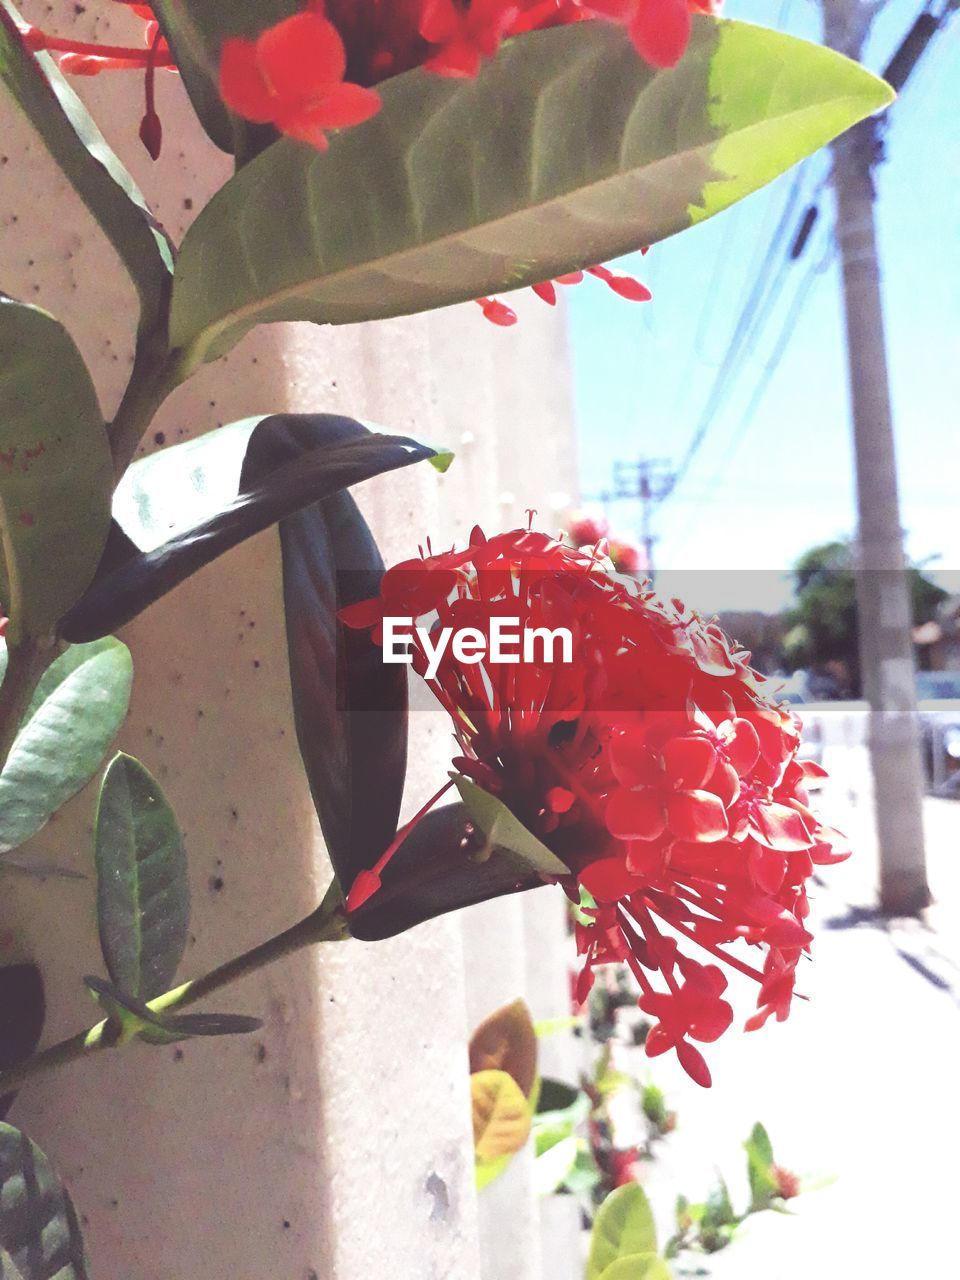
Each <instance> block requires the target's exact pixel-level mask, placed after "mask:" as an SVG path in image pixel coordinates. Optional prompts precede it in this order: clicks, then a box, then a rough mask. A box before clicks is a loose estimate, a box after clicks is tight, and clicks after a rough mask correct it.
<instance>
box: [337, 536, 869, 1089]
mask: <svg viewBox="0 0 960 1280" xmlns="http://www.w3.org/2000/svg"><path fill="white" fill-rule="evenodd" d="M386 616H402V617H413V618H414V619H416V620H417V621H418V622H419V623H420V624H421V625H424V626H431V625H438V626H440V627H450V628H452V629H453V630H454V631H456V630H459V629H463V628H468V627H469V628H475V629H477V630H478V631H479V632H481V633H482V634H483V635H484V636H485V637H486V640H487V652H489V650H490V644H489V639H490V634H491V628H492V624H493V621H494V619H498V618H502V617H518V616H519V618H520V619H521V625H522V626H523V627H528V628H530V627H544V628H550V629H552V628H557V627H560V626H562V627H565V628H567V629H569V631H570V633H571V635H572V638H573V662H572V663H557V662H554V663H544V662H541V661H525V660H524V659H520V660H519V661H518V662H517V663H510V664H506V663H500V664H495V663H491V662H489V661H479V662H477V661H474V662H470V663H465V662H461V661H458V660H457V658H456V657H455V656H454V653H453V650H452V649H448V650H447V651H446V653H445V655H444V657H443V659H442V660H441V662H440V664H439V667H438V668H437V670H436V674H435V676H434V677H433V678H432V679H430V680H429V681H428V683H429V684H430V687H431V689H432V691H433V693H434V694H435V695H436V697H437V698H438V699H439V701H440V702H441V703H442V705H443V706H444V707H445V708H446V710H447V711H448V712H449V714H450V717H451V719H452V722H453V727H454V733H455V735H456V737H457V739H458V742H459V745H460V748H461V754H460V755H459V757H458V758H456V759H455V760H454V762H453V763H454V766H455V767H456V768H457V769H458V770H459V771H460V772H461V773H462V774H463V775H465V776H467V777H469V778H470V779H472V780H473V782H475V783H476V784H478V785H479V786H480V787H482V788H483V789H485V790H486V791H488V792H490V793H492V794H494V795H496V796H497V797H498V798H499V799H500V800H501V801H502V802H503V803H504V804H505V805H506V806H507V807H508V808H509V809H510V810H511V811H512V812H513V813H514V814H515V815H516V817H517V818H519V819H520V821H521V822H522V823H523V824H524V825H525V826H526V827H527V828H528V829H529V830H530V831H532V832H533V833H534V834H535V835H537V836H538V837H539V838H540V839H541V840H542V841H543V842H544V843H545V844H547V845H548V846H549V848H550V849H551V850H552V851H553V852H554V853H555V854H556V855H557V856H558V857H559V858H560V859H561V860H562V861H563V862H564V863H565V865H566V866H568V867H569V868H570V869H571V875H570V876H569V877H568V878H566V879H565V880H564V881H563V887H564V889H565V890H566V892H567V894H568V895H569V897H570V898H571V900H572V901H573V902H575V903H576V904H577V906H578V911H579V923H578V926H577V941H578V950H579V953H580V954H581V955H582V956H583V958H584V967H583V971H582V975H581V979H580V989H579V997H580V1000H581V1001H582V1000H583V999H585V997H586V994H587V992H588V991H589V989H590V985H591V983H592V981H593V971H594V969H595V967H596V966H598V965H603V964H609V963H620V962H625V963H626V964H628V965H629V967H630V969H631V971H632V972H633V974H634V976H635V978H636V980H637V982H638V984H639V986H640V990H641V993H642V994H641V997H640V1007H641V1009H643V1011H644V1012H645V1013H647V1014H648V1015H649V1016H650V1017H651V1018H652V1019H654V1020H655V1024H654V1026H653V1027H652V1029H651V1031H650V1034H649V1035H648V1037H647V1040H646V1051H647V1053H648V1054H650V1055H651V1056H654V1055H656V1054H660V1053H664V1052H666V1051H667V1050H671V1049H672V1050H674V1051H675V1052H676V1053H677V1056H678V1058H679V1060H680V1062H681V1064H682V1066H683V1067H684V1069H685V1070H686V1071H687V1073H688V1074H689V1075H690V1076H691V1077H692V1078H693V1079H694V1080H695V1081H697V1083H699V1084H701V1085H704V1086H707V1085H709V1083H710V1072H709V1070H708V1068H707V1065H706V1062H705V1061H704V1058H703V1055H702V1054H701V1052H700V1050H699V1049H698V1048H697V1047H696V1045H695V1044H694V1042H695V1041H697V1042H709V1041H712V1040H716V1039H717V1038H718V1037H719V1036H720V1035H722V1034H723V1032H724V1031H726V1029H727V1028H728V1027H729V1026H730V1024H731V1022H732V1020H733V1008H732V1006H731V1004H730V1003H729V1002H728V1000H727V999H726V998H725V993H726V988H727V977H726V973H725V972H724V970H725V969H727V970H730V971H735V972H737V973H740V974H743V975H745V976H747V977H750V978H752V979H754V980H755V981H756V982H757V983H758V984H759V988H760V991H759V996H758V1000H757V1011H756V1012H755V1013H754V1014H753V1016H752V1017H751V1018H750V1019H749V1021H748V1022H747V1027H748V1029H754V1028H757V1027H759V1026H762V1025H763V1023H764V1022H765V1021H766V1020H767V1018H769V1017H771V1016H775V1017H776V1018H778V1019H780V1020H782V1019H784V1018H786V1017H787V1015H788V1013H789V1011H790V1004H791V999H792V996H793V989H794V976H795V970H796V967H797V964H798V963H799V961H800V958H801V956H802V955H804V953H805V952H806V951H807V949H808V947H809V944H810V942H811V940H812V939H811V935H810V933H809V932H808V931H807V929H806V926H805V920H806V916H807V913H808V904H807V894H806V886H807V882H808V880H809V878H810V877H811V876H812V875H813V872H814V867H815V866H816V865H817V864H822V863H830V862H835V861H839V860H840V859H841V858H843V857H845V856H846V852H845V851H844V850H843V849H842V848H841V847H840V845H841V840H840V837H839V836H838V835H837V833H836V832H833V831H830V830H826V829H824V828H823V827H821V824H820V822H819V821H818V819H817V818H816V816H815V815H814V814H813V812H812V811H811V810H810V808H809V807H808V803H807V795H806V792H805V790H804V781H805V779H806V778H807V777H808V776H810V775H811V773H816V774H821V773H822V771H821V770H819V767H818V766H816V765H813V764H809V763H800V762H799V761H798V760H797V758H796V756H797V748H798V746H799V742H800V726H799V724H798V722H797V720H796V719H795V717H794V716H793V715H792V713H791V712H790V709H789V708H788V707H787V706H785V705H779V704H777V703H775V702H774V701H773V700H772V699H771V698H770V697H768V696H767V695H766V693H765V691H764V677H763V676H761V675H760V674H759V673H758V672H756V671H755V670H754V669H753V668H752V667H751V666H750V654H749V653H747V652H745V651H744V650H742V649H740V648H739V647H738V646H737V645H736V644H734V643H733V642H732V641H730V640H729V639H728V638H727V636H725V635H724V633H723V632H722V631H721V630H720V628H719V626H717V625H716V624H715V623H711V622H708V621H705V620H704V619H702V618H700V617H699V616H698V615H697V614H696V613H689V612H687V611H685V610H684V609H683V606H682V605H681V604H680V602H678V601H674V602H672V603H671V604H670V605H666V604H664V603H662V602H660V601H659V600H658V599H657V598H656V597H655V596H654V595H653V593H652V592H651V591H649V590H647V589H646V588H645V587H644V586H643V585H641V584H639V583H637V582H636V581H632V580H629V579H622V578H614V577H612V576H611V575H610V574H609V573H608V571H607V570H606V569H605V567H604V564H603V562H602V560H601V559H600V556H599V553H598V551H597V550H596V549H595V550H594V552H593V553H592V554H585V553H584V552H581V551H574V550H572V549H570V548H569V547H566V546H564V545H563V544H562V543H560V542H558V541H556V540H554V539H552V538H550V537H548V536H547V535H545V534H542V533H539V532H536V531H531V530H514V531H512V532H509V533H504V534H500V535H498V536H497V537H494V538H490V539H487V538H486V537H485V536H484V535H483V533H482V532H481V531H480V530H479V529H476V530H474V533H473V535H472V537H471V540H470V545H469V546H468V547H467V548H466V549H465V550H462V551H450V552H447V553H443V554H439V555H429V556H427V557H426V558H424V559H421V560H411V561H407V562H405V563H402V564H400V565H398V566H396V567H395V568H393V569H391V570H389V571H388V572H387V574H386V575H385V576H384V579H383V582H382V586H381V592H380V595H379V597H378V598H376V599H374V600H370V601H365V602H363V603H362V604H360V605H356V606H353V607H352V608H350V609H348V610H346V611H345V613H344V620H345V622H346V623H347V624H348V625H350V626H355V627H370V628H372V629H373V635H374V638H375V639H377V638H379V627H380V624H381V623H382V619H383V618H384V617H386ZM412 651H413V666H414V669H415V670H416V671H417V672H418V674H420V675H425V673H426V669H427V658H426V654H425V651H424V649H423V645H422V642H421V641H420V640H419V638H417V639H416V640H415V641H414V643H413V650H412ZM371 887H372V886H371ZM701 953H706V958H707V961H708V962H707V963H704V962H703V961H702V960H700V959H695V958H694V955H695V954H701ZM754 956H756V959H755V960H754ZM713 961H720V962H721V965H722V966H723V967H721V965H718V964H716V963H713Z"/></svg>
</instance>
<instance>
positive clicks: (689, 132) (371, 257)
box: [171, 16, 892, 376]
mask: <svg viewBox="0 0 960 1280" xmlns="http://www.w3.org/2000/svg"><path fill="white" fill-rule="evenodd" d="M379 89H380V92H381V96H382V98H383V108H382V110H381V111H380V113H379V114H378V115H376V116H374V117H373V119H371V120H369V121H367V122H366V123H364V124H362V125H359V126H358V127H356V128H351V129H346V130H343V131H342V132H340V133H338V134H337V135H335V136H334V137H333V138H332V139H331V143H330V147H329V150H327V151H325V152H319V151H316V150H314V149H312V148H311V147H309V146H306V145H305V144H303V143H298V142H294V141H292V140H290V139H287V138H284V139H281V140H280V141H279V142H276V143H275V144H274V145H273V146H270V147H268V148H267V149H266V150H265V151H264V152H263V153H262V154H261V155H259V156H258V157H257V158H256V159H255V160H253V161H252V162H251V163H250V164H248V165H247V166H246V167H245V168H244V169H242V170H241V172H240V173H238V174H236V175H235V176H234V177H233V178H232V179H231V181H230V182H228V183H227V184H226V185H225V186H224V187H223V188H222V189H221V190H220V191H219V192H218V193H217V195H216V196H214V198H213V200H211V202H210V203H209V204H208V205H207V207H206V208H205V209H204V211H203V212H202V213H201V214H200V216H199V217H198V218H197V220H196V222H194V224H193V226H192V227H191V228H190V230H189V231H188V232H187V235H186V237H185V239H184V242H183V246H182V249H181V253H180V257H179V260H178V262H177V267H176V272H175V279H174V291H173V304H172V313H171V342H172V344H173V346H174V347H177V348H180V349H181V353H180V364H181V370H180V372H181V375H183V376H185V375H186V374H187V373H188V372H189V371H190V370H191V369H193V368H195V367H196V366H197V365H198V364H200V363H201V362H203V361H206V360H213V359H216V358H217V357H218V356H221V355H223V354H224V353H225V352H226V351H228V350H229V349H230V348H231V347H232V346H233V345H234V344H235V343H236V342H237V341H238V340H239V339H240V338H241V337H242V336H243V335H244V334H245V333H246V332H247V331H248V330H249V329H251V328H252V327H253V326H254V325H257V324H261V323H264V322H267V321H274V320H313V321H315V322H317V323H329V324H347V323H352V322H353V321H357V320H370V319H376V318H380V317H384V316H395V315H403V314H407V313H410V312H415V311H425V310H428V309H430V308H433V307H439V306H445V305H447V304H449V303H454V302H462V301H465V300H467V299H470V298H477V297H481V296H483V295H485V294H489V293H495V292H498V291H502V290H504V289H514V288H518V287H520V286H522V285H528V284H534V283H536V282H538V281H541V280H545V279H548V278H550V277H553V276H557V275H560V274H562V273H564V272H568V271H572V270H574V269H575V268H578V267H584V266H591V265H593V264H595V263H597V262H601V261H603V260H605V259H607V258H614V257H617V256H618V255H620V254H624V253H627V252H628V251H631V250H634V249H638V248H640V247H641V246H643V245H647V244H652V243H654V242H655V241H657V240H662V239H664V238H665V237H666V236H669V235H673V234H674V233H675V232H677V231H681V230H683V229H684V228H685V227H689V226H691V225H692V224H693V223H694V222H697V221H699V220H701V219H703V218H705V217H708V216H710V215H711V214H713V213H717V212H718V211H719V210H720V209H723V208H725V207H726V206H727V205H729V204H731V203H732V202H733V201H734V200H737V199H740V198H741V197H742V196H744V195H746V194H747V193H748V192H750V191H753V190H755V189H756V188H757V187H760V186H763V184H764V183H766V182H769V181H770V180H771V179H772V178H774V177H775V176H776V175H777V174H779V173H782V172H783V171H784V170H786V169H789V168H790V166H791V165H793V164H795V163H796V162H797V161H798V160H801V159H803V158H804V157H805V156H807V155H809V154H810V153H811V152H813V151H815V150H816V149H817V148H818V147H821V146H823V145H824V144H825V143H826V142H829V141H830V139H831V138H833V137H835V136H836V135H837V134H838V133H841V132H842V131H843V130H844V129H846V128H848V127H849V126H850V125H852V124H855V123H856V122H857V121H858V120H860V119H862V118H863V117H864V116H866V115H869V114H870V113H871V112H873V111H876V110H878V109H879V108H881V107H883V106H884V105H886V104H887V103H888V102H889V101H890V100H891V96H892V95H891V91H890V90H889V89H888V88H887V86H885V85H884V84H883V83H882V82H881V81H879V80H877V79H876V77H874V76H872V75H871V74H869V73H868V72H867V71H864V70H863V69H862V68H860V67H858V66H856V65H855V64H854V63H851V62H849V61H848V60H846V59H844V58H843V57H841V56H840V55H839V54H836V53H833V52H831V51H829V50H825V49H821V48H818V47H817V46H814V45H810V44H807V43H805V42H804V41H801V40H796V39H794V38H792V37H790V36H785V35H782V34H780V33H778V32H775V31H768V30H764V29H762V28H759V27H753V26H749V25H747V24H745V23H736V22H730V21H725V20H718V19H713V18H707V17H703V16H701V17H698V18H696V19H695V20H694V28H693V35H692V38H691V41H690V46H689V49H688V51H687V53H686V55H685V56H684V57H683V58H682V59H681V61H680V62H679V64H678V65H677V66H676V67H674V68H672V69H670V70H666V71H664V70H657V69H655V68H653V67H650V66H649V65H648V64H647V63H646V62H644V60H643V59H642V58H640V57H638V56H637V52H636V50H635V49H634V48H633V46H632V44H631V42H630V40H629V38H628V36H627V34H626V33H625V32H624V31H623V30H621V29H620V28H618V27H615V26H613V25H611V24H608V23H600V22H590V23H584V24H579V23H574V24H572V25H569V26H565V27H557V28H554V29H552V30H547V31H536V32H533V33H531V34H528V35H525V36H521V37H520V38H518V39H516V40H513V41H510V42H509V43H508V44H507V45H505V46H504V48H503V49H502V50H501V52H500V54H499V55H498V56H497V57H496V58H493V59H491V60H490V61H489V62H488V63H487V64H486V65H485V67H484V68H483V69H482V70H481V72H480V74H479V75H478V76H477V77H476V78H474V79H467V80H462V79H450V78H444V77H441V76H435V75H430V74H429V73H427V72H424V71H421V70H418V71H412V72H409V73H408V74H406V75H402V76H398V77H396V78H395V79H392V80H389V81H386V82H385V83H384V84H382V85H381V86H379ZM281 192H282V199H278V193H281Z"/></svg>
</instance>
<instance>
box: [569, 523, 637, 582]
mask: <svg viewBox="0 0 960 1280" xmlns="http://www.w3.org/2000/svg"><path fill="white" fill-rule="evenodd" d="M566 537H567V540H568V541H569V543H570V544H571V546H573V547H576V548H577V550H579V551H586V552H588V553H589V552H592V551H593V549H594V548H597V550H598V553H600V554H603V555H605V556H606V557H607V558H608V559H609V561H610V563H611V564H612V565H613V567H614V569H615V570H616V571H617V573H624V574H631V575H634V576H636V575H642V574H644V573H646V572H647V571H648V570H649V568H650V566H649V564H648V563H647V557H646V553H645V552H644V551H643V549H642V548H641V547H638V546H637V544H636V543H635V542H633V541H631V539H630V538H627V537H625V536H623V535H620V534H611V532H610V525H609V523H608V522H607V518H606V516H602V515H591V514H590V513H589V512H585V511H580V512H576V513H575V514H574V515H572V516H571V517H570V519H569V520H568V521H567V528H566Z"/></svg>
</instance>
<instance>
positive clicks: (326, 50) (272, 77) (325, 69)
mask: <svg viewBox="0 0 960 1280" xmlns="http://www.w3.org/2000/svg"><path fill="white" fill-rule="evenodd" d="M257 59H258V61H259V64H260V69H261V71H262V73H263V78H264V80H265V81H266V83H267V84H268V85H269V86H270V88H272V89H273V91H274V92H275V93H276V94H277V96H278V97H280V98H282V99H284V100H285V101H287V102H290V101H291V100H297V99H300V100H301V101H309V100H311V99H316V98H318V97H320V96H321V95H323V94H325V93H326V92H327V90H328V89H329V88H330V87H331V86H332V85H334V84H336V83H337V82H338V81H340V80H342V79H343V73H344V71H346V69H347V54H346V50H345V49H344V47H343V41H342V40H341V39H340V32H339V31H338V30H337V28H336V27H335V26H334V25H333V23H332V22H328V21H327V19H326V18H321V17H320V15H319V14H317V13H311V12H310V11H309V10H308V11H307V12H306V13H296V14H294V15H293V17H292V18H285V19H284V20H283V21H282V22H278V23H277V24H276V26H273V27H268V28H267V30H266V31H264V32H263V33H262V34H261V35H260V36H259V38H258V40H257Z"/></svg>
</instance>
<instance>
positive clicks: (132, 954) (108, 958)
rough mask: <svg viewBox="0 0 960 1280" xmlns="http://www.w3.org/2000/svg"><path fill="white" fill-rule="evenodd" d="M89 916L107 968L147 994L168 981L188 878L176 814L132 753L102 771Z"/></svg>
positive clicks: (186, 906) (176, 956) (180, 937)
mask: <svg viewBox="0 0 960 1280" xmlns="http://www.w3.org/2000/svg"><path fill="white" fill-rule="evenodd" d="M95 849H96V865H97V923H98V926H99V930H100V948H101V950H102V952H103V958H104V961H105V962H106V966H107V972H108V973H109V974H110V977H111V978H112V979H113V981H114V982H115V983H116V984H117V986H118V987H119V988H120V989H121V990H122V991H124V992H127V993H128V994H130V995H132V996H140V997H141V998H142V999H144V1000H151V999H152V998H153V997H154V996H158V995H161V994H162V993H163V992H164V991H166V990H167V989H168V987H169V986H170V985H171V983H172V982H173V978H174V975H175V974H176V972H177V967H178V965H179V964H180V961H181V959H182V958H183V952H184V949H185V947H186V945H187V933H188V927H189V922H190V881H189V877H188V873H187V856H186V853H185V852H184V848H183V838H182V836H181V834H180V827H179V824H178V823H177V819H176V815H175V814H174V812H173V810H172V809H171V807H170V805H169V804H168V803H167V800H166V797H165V796H164V794H163V791H162V790H161V788H160V785H159V783H158V782H157V780H156V779H155V778H154V777H152V776H151V774H150V773H149V772H148V771H147V769H145V768H144V766H143V765H142V764H141V763H140V761H139V760H134V759H133V757H132V756H128V755H124V754H123V753H120V754H119V755H116V756H115V757H114V758H113V760H112V761H111V763H110V766H109V768H108V769H107V771H106V773H105V774H104V778H103V785H102V786H101V788H100V801H99V804H98V806H97V820H96V833H95Z"/></svg>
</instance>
